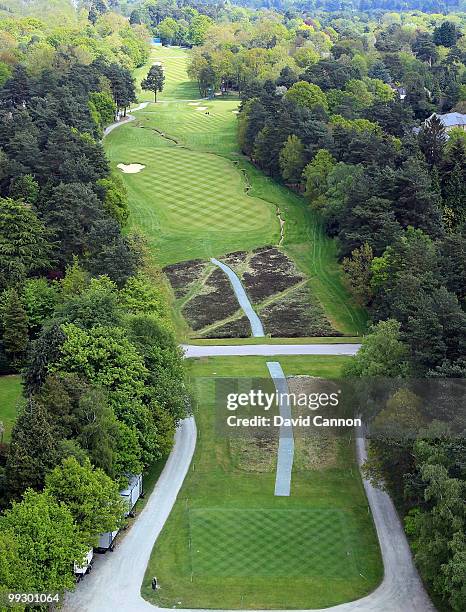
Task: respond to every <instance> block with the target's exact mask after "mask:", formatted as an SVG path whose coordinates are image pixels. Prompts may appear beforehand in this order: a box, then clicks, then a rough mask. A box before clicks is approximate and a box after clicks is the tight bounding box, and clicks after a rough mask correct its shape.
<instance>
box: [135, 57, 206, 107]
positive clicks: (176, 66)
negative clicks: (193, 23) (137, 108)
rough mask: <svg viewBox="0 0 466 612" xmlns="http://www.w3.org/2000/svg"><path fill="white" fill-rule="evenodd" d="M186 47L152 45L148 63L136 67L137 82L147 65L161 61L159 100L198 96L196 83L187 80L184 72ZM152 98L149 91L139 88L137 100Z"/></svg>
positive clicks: (144, 74)
mask: <svg viewBox="0 0 466 612" xmlns="http://www.w3.org/2000/svg"><path fill="white" fill-rule="evenodd" d="M187 52H188V51H187V50H186V49H182V48H180V47H153V49H152V53H151V58H150V63H149V64H148V65H147V66H144V67H143V68H138V70H136V73H135V77H136V81H137V84H138V85H139V83H140V82H141V80H142V79H143V78H144V77H145V76H146V74H147V72H148V70H149V66H150V65H151V64H153V63H155V62H161V63H162V65H163V67H164V72H165V85H164V88H163V92H162V93H161V94H158V95H157V98H158V99H160V100H172V99H188V100H189V99H193V98H198V97H199V90H198V88H197V85H196V84H195V83H193V82H192V81H190V80H189V77H188V75H187V73H186V53H187ZM153 99H154V94H153V93H152V92H151V91H144V90H142V91H141V89H140V90H139V101H140V102H144V101H145V100H150V101H151V102H152V101H153Z"/></svg>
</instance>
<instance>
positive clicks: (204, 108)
mask: <svg viewBox="0 0 466 612" xmlns="http://www.w3.org/2000/svg"><path fill="white" fill-rule="evenodd" d="M194 110H200V111H202V110H207V106H198V107H197V108H195V109H194Z"/></svg>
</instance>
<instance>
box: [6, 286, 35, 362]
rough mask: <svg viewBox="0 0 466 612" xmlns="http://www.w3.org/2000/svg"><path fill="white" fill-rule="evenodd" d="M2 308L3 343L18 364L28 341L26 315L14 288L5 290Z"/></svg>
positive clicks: (7, 352) (8, 353)
mask: <svg viewBox="0 0 466 612" xmlns="http://www.w3.org/2000/svg"><path fill="white" fill-rule="evenodd" d="M6 293H7V295H6V299H5V301H4V303H3V308H2V311H3V312H2V326H3V345H4V347H5V352H6V354H7V355H8V356H9V357H10V358H11V360H12V361H13V363H16V364H19V363H20V362H21V359H22V357H23V356H24V354H25V352H26V349H27V346H28V342H29V336H28V316H27V314H26V311H25V310H24V308H23V305H22V303H21V300H20V298H19V296H18V293H17V291H16V290H15V289H9V290H7V292H6Z"/></svg>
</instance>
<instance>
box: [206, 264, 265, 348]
mask: <svg viewBox="0 0 466 612" xmlns="http://www.w3.org/2000/svg"><path fill="white" fill-rule="evenodd" d="M210 261H211V262H212V263H213V264H215V265H216V266H218V267H219V268H220V269H221V270H223V271H224V272H225V274H226V275H227V276H228V279H229V281H230V283H231V286H232V287H233V291H234V292H235V295H236V298H237V300H238V302H239V305H240V306H241V308H242V310H243V312H244V314H245V315H246V316H247V318H248V319H249V323H250V324H251V331H252V335H253V336H255V337H256V338H263V337H264V336H265V334H264V328H263V327H262V321H261V320H260V319H259V316H258V315H257V313H256V311H255V310H254V308H253V307H252V305H251V302H250V301H249V298H248V296H247V295H246V291H245V290H244V287H243V285H242V284H241V281H240V280H239V278H238V277H237V275H236V274H235V273H234V272H233V270H232V269H231V268H230V267H228V266H227V265H226V264H224V263H222V262H221V261H219V260H218V259H215V257H212V258H211V260H210Z"/></svg>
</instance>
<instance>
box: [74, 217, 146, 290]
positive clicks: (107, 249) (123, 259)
mask: <svg viewBox="0 0 466 612" xmlns="http://www.w3.org/2000/svg"><path fill="white" fill-rule="evenodd" d="M87 238H88V252H87V255H86V257H85V259H84V263H85V266H86V269H87V270H88V271H89V272H90V273H91V274H93V275H94V276H98V275H101V274H106V275H107V276H109V277H110V278H111V279H112V280H113V281H114V282H115V283H116V284H117V285H118V287H122V286H123V285H124V284H125V283H126V281H127V280H128V278H129V277H130V276H133V275H134V274H136V272H137V270H138V268H139V266H140V265H141V262H142V249H141V243H143V238H142V237H140V236H136V235H130V236H123V235H122V234H121V232H120V227H119V225H118V223H117V222H116V221H114V220H113V219H102V220H100V221H98V222H96V223H95V224H94V227H93V228H92V229H91V231H90V232H89V235H88V237H87Z"/></svg>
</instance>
